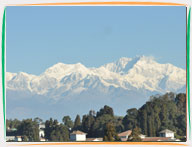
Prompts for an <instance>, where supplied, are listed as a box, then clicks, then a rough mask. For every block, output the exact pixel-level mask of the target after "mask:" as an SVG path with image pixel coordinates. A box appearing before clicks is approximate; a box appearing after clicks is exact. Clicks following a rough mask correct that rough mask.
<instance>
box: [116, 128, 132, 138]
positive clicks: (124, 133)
mask: <svg viewBox="0 0 192 147" xmlns="http://www.w3.org/2000/svg"><path fill="white" fill-rule="evenodd" d="M131 133H132V131H131V130H127V131H125V132H122V133H119V134H118V136H119V137H120V139H121V141H127V139H128V137H129V135H131Z"/></svg>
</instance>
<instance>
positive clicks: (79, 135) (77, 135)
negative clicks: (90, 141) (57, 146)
mask: <svg viewBox="0 0 192 147" xmlns="http://www.w3.org/2000/svg"><path fill="white" fill-rule="evenodd" d="M86 135H87V134H86V133H84V132H82V131H79V130H77V131H73V132H72V133H71V134H70V140H71V141H86Z"/></svg>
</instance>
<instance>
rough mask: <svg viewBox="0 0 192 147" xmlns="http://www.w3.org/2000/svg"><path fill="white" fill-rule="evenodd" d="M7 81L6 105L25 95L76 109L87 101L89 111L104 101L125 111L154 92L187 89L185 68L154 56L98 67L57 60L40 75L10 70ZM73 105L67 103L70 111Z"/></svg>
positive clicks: (125, 59) (182, 90)
mask: <svg viewBox="0 0 192 147" xmlns="http://www.w3.org/2000/svg"><path fill="white" fill-rule="evenodd" d="M6 84H7V85H6V86H7V99H8V102H7V104H9V103H13V101H11V99H12V97H17V100H19V99H20V98H21V97H25V98H28V100H29V101H30V100H33V101H32V102H31V103H33V102H35V101H36V104H35V105H38V104H39V102H38V101H39V100H41V101H51V102H50V103H54V104H56V103H57V105H56V107H57V106H58V105H59V104H63V105H62V106H61V108H63V107H64V105H65V103H66V104H67V103H71V105H73V108H75V107H79V106H80V105H81V103H82V102H84V103H85V105H82V107H83V108H82V111H83V110H84V109H86V112H87V111H88V110H87V109H90V108H93V107H94V108H95V107H97V108H100V107H102V106H103V105H105V104H110V105H111V106H114V107H117V106H118V105H119V106H118V108H116V110H118V111H119V112H121V111H125V112H126V110H124V109H126V108H127V107H128V104H127V103H129V105H131V107H135V106H136V105H138V104H139V105H141V104H143V103H144V102H146V100H147V99H148V97H149V96H151V95H153V94H157V93H159V94H162V93H165V92H169V91H172V92H185V84H186V71H185V70H184V69H181V68H178V67H176V66H174V65H171V64H159V63H157V62H156V61H155V59H154V58H151V57H146V56H140V57H139V56H137V57H135V58H126V57H122V58H120V59H119V60H117V61H115V62H112V63H108V64H105V65H103V66H100V67H98V68H87V67H85V66H84V65H82V64H81V63H77V64H64V63H57V64H55V65H53V66H52V67H50V68H48V69H47V70H45V72H44V73H42V74H40V75H39V76H37V75H31V74H27V73H24V72H20V73H10V72H7V74H6ZM133 99H135V100H136V101H135V102H134V101H133ZM64 101H65V102H64ZM27 104H28V103H27V102H26V104H25V105H26V106H27ZM46 105H47V104H46ZM10 106H12V105H11V104H10ZM13 106H14V104H13ZM13 106H12V107H13ZM41 106H42V105H41ZM41 106H39V107H41ZM8 107H9V106H8ZM12 107H11V108H9V109H10V110H12ZM71 107H72V106H70V108H69V105H65V108H66V109H67V110H68V111H69V110H70V111H71V109H72V108H71ZM119 107H121V109H120V108H119ZM58 109H59V107H58ZM122 109H123V110H122Z"/></svg>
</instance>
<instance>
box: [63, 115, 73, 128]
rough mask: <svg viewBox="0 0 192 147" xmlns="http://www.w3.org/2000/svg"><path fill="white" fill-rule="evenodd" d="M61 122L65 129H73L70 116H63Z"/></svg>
mask: <svg viewBox="0 0 192 147" xmlns="http://www.w3.org/2000/svg"><path fill="white" fill-rule="evenodd" d="M62 121H63V123H64V125H65V126H66V127H67V128H69V129H70V128H73V121H72V120H71V118H70V116H64V117H63V119H62Z"/></svg>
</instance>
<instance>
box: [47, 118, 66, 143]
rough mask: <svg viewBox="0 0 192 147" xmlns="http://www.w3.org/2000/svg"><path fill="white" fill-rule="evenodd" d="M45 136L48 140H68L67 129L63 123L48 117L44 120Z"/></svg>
mask: <svg viewBox="0 0 192 147" xmlns="http://www.w3.org/2000/svg"><path fill="white" fill-rule="evenodd" d="M45 138H46V139H48V140H49V141H69V130H68V128H67V127H66V126H65V125H63V124H59V123H58V121H57V120H54V121H53V119H52V118H50V120H47V121H46V122H45Z"/></svg>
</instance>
